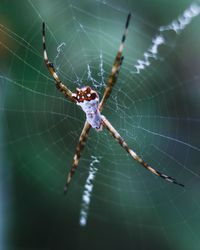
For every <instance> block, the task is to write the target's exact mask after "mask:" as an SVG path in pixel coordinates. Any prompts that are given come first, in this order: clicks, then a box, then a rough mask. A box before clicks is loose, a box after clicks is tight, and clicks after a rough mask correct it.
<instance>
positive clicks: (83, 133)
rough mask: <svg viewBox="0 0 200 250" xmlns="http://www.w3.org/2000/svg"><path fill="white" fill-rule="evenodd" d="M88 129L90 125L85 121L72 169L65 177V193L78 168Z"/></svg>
mask: <svg viewBox="0 0 200 250" xmlns="http://www.w3.org/2000/svg"><path fill="white" fill-rule="evenodd" d="M90 128H91V125H90V124H89V123H88V122H87V121H86V122H85V125H84V127H83V130H82V132H81V135H80V137H79V142H78V145H77V147H76V151H75V154H74V158H73V162H72V167H71V169H70V171H69V174H68V176H67V181H66V184H65V187H64V192H67V189H68V186H69V184H70V182H71V179H72V177H73V175H74V173H75V171H76V168H77V167H78V162H79V160H80V157H81V152H82V150H83V149H84V146H85V142H86V140H87V137H88V133H89V130H90Z"/></svg>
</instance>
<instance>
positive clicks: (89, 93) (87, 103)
mask: <svg viewBox="0 0 200 250" xmlns="http://www.w3.org/2000/svg"><path fill="white" fill-rule="evenodd" d="M130 18H131V14H128V16H127V20H126V24H125V30H124V34H123V36H122V39H121V43H120V46H119V49H118V52H117V55H116V57H115V61H114V63H113V66H112V69H111V73H110V75H109V77H108V81H107V86H106V88H105V90H104V94H103V97H102V99H101V101H100V103H99V96H98V94H97V92H96V91H95V90H92V89H91V88H90V87H89V86H86V87H83V88H81V89H79V88H77V89H76V93H73V92H71V91H70V90H69V89H68V88H67V87H66V86H65V85H64V84H63V83H62V81H61V80H60V79H59V76H58V75H57V73H56V70H55V68H54V65H53V63H51V62H50V61H49V59H48V54H47V51H46V43H45V24H44V23H43V27H42V43H43V57H44V61H45V64H46V66H47V68H48V70H49V72H50V74H51V75H52V77H53V79H54V81H55V84H56V87H57V88H58V90H60V92H62V93H63V94H64V95H65V96H66V97H67V98H69V100H70V101H72V102H73V103H75V104H77V105H78V106H80V107H81V108H82V110H83V111H84V112H85V114H86V122H85V125H84V127H83V129H82V132H81V135H80V137H79V142H78V145H77V147H76V151H75V154H74V157H73V162H72V166H71V169H70V171H69V174H68V176H67V180H66V184H65V187H64V191H67V189H68V186H69V184H70V182H71V179H72V177H73V175H74V173H75V171H76V169H77V167H78V163H79V160H80V157H81V152H82V151H83V149H84V146H85V143H86V140H87V138H88V134H89V131H90V128H91V127H92V128H95V129H96V131H101V130H102V128H103V127H105V128H107V129H108V130H109V132H110V133H111V135H112V136H113V137H114V138H115V139H116V141H117V142H118V143H119V144H120V145H121V146H122V147H123V148H124V149H125V150H126V151H127V153H128V154H130V156H131V157H132V158H133V159H135V160H136V161H137V162H139V163H140V164H141V165H142V166H143V167H145V168H146V169H147V170H149V171H150V172H151V173H153V174H155V175H157V176H159V177H161V178H163V179H164V180H166V181H169V182H172V183H174V184H177V185H180V186H184V185H183V184H180V183H178V182H177V181H176V180H175V179H174V178H172V177H170V176H167V175H165V174H163V173H160V172H159V171H157V170H155V169H154V168H152V167H151V166H150V165H149V164H147V163H146V162H145V161H144V160H143V159H142V158H141V157H140V156H138V155H137V154H136V153H135V152H134V151H133V150H132V149H131V148H129V146H128V144H127V143H126V142H125V140H124V139H123V138H122V137H121V136H120V134H119V133H118V132H117V130H116V129H115V128H114V127H113V126H112V125H111V123H110V122H109V121H108V120H107V119H106V118H105V117H104V116H103V115H101V112H102V110H103V107H104V105H105V103H106V100H107V99H108V98H109V96H110V94H111V92H112V89H113V86H114V85H115V83H116V81H117V78H118V74H119V71H120V68H121V65H122V62H123V58H124V57H123V56H122V52H123V48H124V43H125V40H126V36H127V33H128V26H129V23H130Z"/></svg>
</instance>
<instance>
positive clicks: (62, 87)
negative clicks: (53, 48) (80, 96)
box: [42, 22, 76, 102]
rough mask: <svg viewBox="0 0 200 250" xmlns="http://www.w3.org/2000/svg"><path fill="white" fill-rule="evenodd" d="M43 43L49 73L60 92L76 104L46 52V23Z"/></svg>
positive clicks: (43, 29) (43, 27) (43, 28)
mask: <svg viewBox="0 0 200 250" xmlns="http://www.w3.org/2000/svg"><path fill="white" fill-rule="evenodd" d="M42 42H43V53H44V61H45V64H46V66H47V68H48V70H49V72H50V73H51V75H52V76H53V78H54V80H55V83H56V87H57V89H58V90H60V92H62V93H63V94H64V95H65V96H66V97H68V98H69V99H70V100H71V101H72V102H76V100H75V99H74V98H73V97H72V94H73V93H72V92H71V91H70V90H69V89H68V88H67V87H66V86H65V85H64V84H63V83H62V81H61V80H60V79H59V77H58V75H57V73H56V71H55V68H54V65H53V63H51V62H49V59H48V55H47V51H46V42H45V23H44V22H43V24H42Z"/></svg>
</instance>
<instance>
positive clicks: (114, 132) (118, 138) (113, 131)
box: [102, 116, 184, 187]
mask: <svg viewBox="0 0 200 250" xmlns="http://www.w3.org/2000/svg"><path fill="white" fill-rule="evenodd" d="M102 120H103V125H104V127H106V128H107V129H108V130H109V132H110V133H111V135H112V136H113V137H114V138H115V139H116V141H118V142H119V144H120V145H121V146H122V147H123V148H124V149H125V150H126V151H127V152H128V153H129V154H130V155H131V157H133V159H134V160H136V161H137V162H139V163H140V164H141V165H142V166H143V167H145V168H146V169H147V170H149V171H150V172H151V173H153V174H155V175H157V176H159V177H161V178H163V179H165V180H166V181H169V182H172V183H174V184H177V185H179V186H182V187H184V185H183V184H181V183H178V182H177V181H176V180H175V179H174V178H172V177H170V176H168V175H166V174H163V173H160V172H159V171H157V170H156V169H154V168H152V167H151V166H150V165H149V164H148V163H146V162H145V161H144V160H143V159H142V158H141V157H139V156H138V155H137V154H136V153H135V152H134V151H133V150H132V149H130V148H129V146H128V144H127V143H126V142H125V141H124V139H123V138H122V137H121V136H120V134H119V133H118V132H117V130H116V129H115V128H114V127H113V126H112V125H111V123H110V122H109V121H108V120H107V119H106V118H105V117H104V116H102Z"/></svg>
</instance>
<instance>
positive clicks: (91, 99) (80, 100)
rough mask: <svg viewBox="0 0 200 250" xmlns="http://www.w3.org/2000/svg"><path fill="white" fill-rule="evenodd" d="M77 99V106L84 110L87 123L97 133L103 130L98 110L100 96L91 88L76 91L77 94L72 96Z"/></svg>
mask: <svg viewBox="0 0 200 250" xmlns="http://www.w3.org/2000/svg"><path fill="white" fill-rule="evenodd" d="M72 96H73V97H74V98H75V99H76V101H77V102H76V104H77V105H78V106H80V107H81V108H82V110H83V111H84V112H85V114H86V120H87V122H88V123H89V124H90V125H91V126H92V128H95V129H96V130H97V131H101V129H102V119H101V114H100V111H99V109H98V106H99V96H98V94H97V92H96V91H95V90H93V89H91V88H90V87H89V86H86V87H83V88H81V89H79V88H77V89H76V94H73V95H72Z"/></svg>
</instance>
